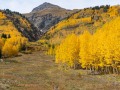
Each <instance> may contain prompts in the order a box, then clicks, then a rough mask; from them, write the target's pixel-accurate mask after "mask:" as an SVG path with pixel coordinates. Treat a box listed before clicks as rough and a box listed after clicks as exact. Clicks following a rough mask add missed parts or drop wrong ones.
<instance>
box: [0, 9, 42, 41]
mask: <svg viewBox="0 0 120 90" xmlns="http://www.w3.org/2000/svg"><path fill="white" fill-rule="evenodd" d="M3 34H4V35H6V36H8V35H9V36H10V37H14V36H20V37H26V38H28V39H29V40H30V41H35V40H37V39H39V37H40V35H41V32H40V31H38V30H37V29H36V28H35V27H34V25H33V24H31V23H30V22H29V21H28V20H27V19H26V18H25V16H23V15H22V14H20V13H18V12H12V11H10V10H9V9H6V10H0V36H2V35H3Z"/></svg>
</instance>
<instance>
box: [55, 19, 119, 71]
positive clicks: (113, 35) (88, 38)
mask: <svg viewBox="0 0 120 90" xmlns="http://www.w3.org/2000/svg"><path fill="white" fill-rule="evenodd" d="M119 21H120V17H118V18H116V19H115V20H112V21H111V22H109V23H106V24H105V25H104V26H103V27H102V28H101V29H99V30H97V32H96V33H94V34H93V35H92V34H90V33H89V32H88V31H84V33H83V34H82V35H80V36H77V35H75V34H72V35H69V36H68V37H67V38H66V39H65V40H64V41H63V42H62V43H61V44H60V45H59V46H58V47H57V49H56V55H55V57H56V63H60V64H63V65H66V66H69V67H72V68H77V66H81V67H82V68H86V69H89V70H93V71H99V72H104V73H119V71H120V22H119Z"/></svg>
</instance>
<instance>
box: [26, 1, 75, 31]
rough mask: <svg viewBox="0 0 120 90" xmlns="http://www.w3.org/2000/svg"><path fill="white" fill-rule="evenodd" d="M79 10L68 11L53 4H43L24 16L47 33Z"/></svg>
mask: <svg viewBox="0 0 120 90" xmlns="http://www.w3.org/2000/svg"><path fill="white" fill-rule="evenodd" d="M76 11H77V10H66V9H64V8H61V7H59V6H57V5H53V4H51V3H47V2H45V3H43V4H42V5H39V6H38V7H36V8H34V9H33V10H32V11H31V12H30V13H27V14H24V15H25V16H26V17H27V18H28V19H29V20H30V21H31V22H32V23H33V24H34V25H35V26H36V27H37V28H38V29H39V30H41V31H42V32H44V33H45V32H46V31H48V30H49V28H50V27H51V26H53V25H55V24H57V23H58V22H59V21H61V20H62V19H64V18H66V17H67V16H69V15H70V14H72V13H73V12H76Z"/></svg>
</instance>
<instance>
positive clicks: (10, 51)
mask: <svg viewBox="0 0 120 90" xmlns="http://www.w3.org/2000/svg"><path fill="white" fill-rule="evenodd" d="M26 44H27V39H26V38H24V37H12V38H9V39H7V40H6V42H5V45H4V46H3V48H2V55H4V56H5V57H10V56H16V55H17V54H18V52H19V51H20V50H21V49H22V48H23V47H25V45H26Z"/></svg>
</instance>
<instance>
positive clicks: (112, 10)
mask: <svg viewBox="0 0 120 90" xmlns="http://www.w3.org/2000/svg"><path fill="white" fill-rule="evenodd" d="M119 15H120V6H111V7H110V6H108V5H106V6H100V7H98V6H96V7H93V8H85V9H82V10H80V11H78V12H77V13H75V14H73V15H71V16H70V17H68V18H66V19H65V20H62V21H61V22H59V23H58V24H57V25H55V26H53V27H52V28H51V29H50V30H49V31H48V32H47V33H46V34H45V36H44V37H43V38H45V39H47V40H49V41H50V43H52V44H56V43H60V42H61V40H62V39H64V38H65V37H66V36H67V35H68V34H71V33H75V34H77V35H79V34H81V33H83V31H84V30H88V31H89V32H90V33H92V34H93V33H94V32H96V30H97V28H100V27H102V26H103V25H104V24H105V23H106V22H109V21H110V20H112V19H114V18H116V17H117V16H119Z"/></svg>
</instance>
